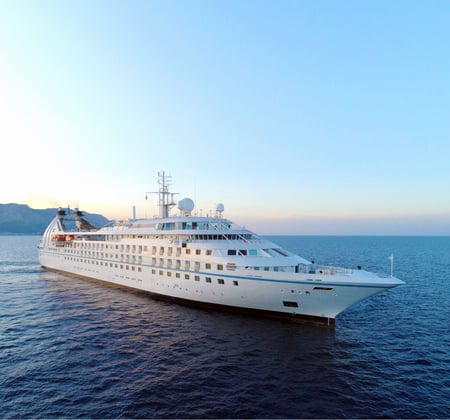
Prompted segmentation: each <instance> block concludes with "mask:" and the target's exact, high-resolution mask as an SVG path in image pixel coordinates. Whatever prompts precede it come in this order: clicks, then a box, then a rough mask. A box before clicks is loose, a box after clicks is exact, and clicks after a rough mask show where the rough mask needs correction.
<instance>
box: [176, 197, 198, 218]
mask: <svg viewBox="0 0 450 420" xmlns="http://www.w3.org/2000/svg"><path fill="white" fill-rule="evenodd" d="M194 207H195V206H194V202H193V201H192V200H191V199H190V198H183V199H182V200H180V201H179V202H178V209H179V210H180V211H181V213H182V214H190V213H191V212H192V210H194Z"/></svg>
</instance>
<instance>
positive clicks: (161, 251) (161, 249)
mask: <svg viewBox="0 0 450 420" xmlns="http://www.w3.org/2000/svg"><path fill="white" fill-rule="evenodd" d="M163 254H164V247H163V246H160V247H159V255H163Z"/></svg>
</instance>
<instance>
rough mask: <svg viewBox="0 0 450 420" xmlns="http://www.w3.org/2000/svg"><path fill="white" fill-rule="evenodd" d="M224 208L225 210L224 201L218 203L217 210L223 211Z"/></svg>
mask: <svg viewBox="0 0 450 420" xmlns="http://www.w3.org/2000/svg"><path fill="white" fill-rule="evenodd" d="M224 210H225V206H224V205H223V204H222V203H219V204H217V206H216V211H217V212H218V213H223V211H224Z"/></svg>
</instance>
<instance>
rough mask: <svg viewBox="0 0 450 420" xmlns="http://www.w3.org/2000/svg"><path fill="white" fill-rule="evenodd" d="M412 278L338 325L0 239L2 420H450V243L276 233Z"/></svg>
mask: <svg viewBox="0 0 450 420" xmlns="http://www.w3.org/2000/svg"><path fill="white" fill-rule="evenodd" d="M270 239H272V240H273V241H275V242H277V243H278V244H280V245H281V246H283V247H285V248H287V249H289V250H290V251H293V252H296V253H298V254H300V255H301V256H303V257H305V258H307V259H310V260H314V261H316V262H318V263H326V264H333V265H338V266H347V267H355V266H356V265H361V266H362V267H363V268H364V269H367V270H370V271H377V272H383V273H385V274H386V275H389V274H390V270H391V265H390V264H391V262H390V260H389V259H388V257H389V256H390V255H391V254H394V271H395V273H394V274H395V275H396V276H397V277H399V278H400V279H402V280H404V281H406V285H404V286H400V287H398V288H396V289H392V290H390V291H388V292H386V293H383V294H380V295H377V296H375V297H373V298H371V299H369V300H366V301H364V302H362V303H360V304H358V305H356V306H353V307H352V308H350V309H348V310H347V311H346V312H344V313H343V314H341V315H340V316H339V317H338V319H337V323H336V327H335V329H334V330H331V329H327V328H324V327H314V326H310V325H306V324H296V323H289V322H285V321H278V320H271V319H263V318H257V317H252V316H244V315H239V314H231V313H224V312H219V311H211V310H209V311H207V310H201V309H196V308H190V307H187V306H181V305H177V304H169V303H165V302H161V301H157V300H154V299H152V298H150V297H148V296H146V295H143V294H140V293H133V292H130V291H125V290H123V289H120V288H115V287H107V286H103V285H99V284H96V283H93V282H89V281H86V280H82V279H77V278H72V277H66V276H63V275H61V274H56V273H52V272H48V271H45V270H43V269H42V268H41V267H40V266H39V263H38V259H37V245H38V243H39V237H36V236H0V417H1V418H62V417H63V418H121V417H124V418H355V417H358V418H375V417H378V418H379V417H383V418H386V417H391V418H430V417H433V418H448V417H450V350H449V349H450V319H449V318H450V317H449V315H450V309H449V308H450V297H449V296H450V295H449V289H450V238H448V237H302V236H284V237H271V238H270Z"/></svg>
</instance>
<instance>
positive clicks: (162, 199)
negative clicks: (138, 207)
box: [145, 171, 178, 218]
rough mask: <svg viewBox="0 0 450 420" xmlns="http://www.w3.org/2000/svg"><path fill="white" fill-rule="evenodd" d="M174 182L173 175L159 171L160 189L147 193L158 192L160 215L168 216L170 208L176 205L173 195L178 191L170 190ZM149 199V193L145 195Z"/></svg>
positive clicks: (162, 216)
mask: <svg viewBox="0 0 450 420" xmlns="http://www.w3.org/2000/svg"><path fill="white" fill-rule="evenodd" d="M171 182H172V177H171V176H169V175H166V174H165V172H164V171H162V172H158V184H159V186H160V187H159V191H151V192H148V193H147V194H158V199H159V203H158V206H159V217H161V218H166V217H169V210H170V209H171V208H172V207H173V206H175V202H174V201H173V196H174V195H175V194H178V193H171V192H169V187H170V184H171ZM145 199H147V195H146V196H145Z"/></svg>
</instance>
